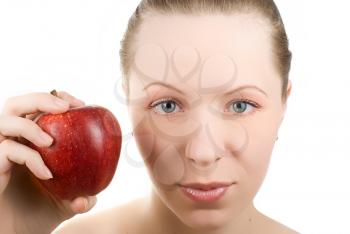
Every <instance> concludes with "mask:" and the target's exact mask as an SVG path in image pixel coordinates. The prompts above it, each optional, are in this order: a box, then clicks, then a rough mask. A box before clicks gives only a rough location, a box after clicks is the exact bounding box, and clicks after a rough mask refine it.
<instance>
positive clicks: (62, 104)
mask: <svg viewBox="0 0 350 234" xmlns="http://www.w3.org/2000/svg"><path fill="white" fill-rule="evenodd" d="M54 102H55V104H56V106H57V107H59V108H66V107H67V106H68V103H67V102H66V101H64V100H62V99H59V98H56V99H55V100H54Z"/></svg>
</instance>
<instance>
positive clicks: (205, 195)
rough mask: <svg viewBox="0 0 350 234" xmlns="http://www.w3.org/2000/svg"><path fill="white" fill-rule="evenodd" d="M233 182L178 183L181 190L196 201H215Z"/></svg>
mask: <svg viewBox="0 0 350 234" xmlns="http://www.w3.org/2000/svg"><path fill="white" fill-rule="evenodd" d="M233 184H234V182H233V183H232V182H230V183H227V182H211V183H207V184H203V183H189V184H184V185H180V187H181V191H182V192H183V193H184V194H185V195H186V196H187V197H188V198H190V199H192V200H194V201H197V202H215V201H218V200H219V199H220V198H222V197H223V196H224V195H225V193H226V192H227V190H228V189H229V188H230V187H231V185H233Z"/></svg>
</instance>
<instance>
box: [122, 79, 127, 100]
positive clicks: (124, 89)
mask: <svg viewBox="0 0 350 234" xmlns="http://www.w3.org/2000/svg"><path fill="white" fill-rule="evenodd" d="M122 86H123V91H124V94H125V96H127V94H128V88H127V87H126V84H125V80H124V78H123V81H122Z"/></svg>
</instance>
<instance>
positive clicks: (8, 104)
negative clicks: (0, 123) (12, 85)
mask: <svg viewBox="0 0 350 234" xmlns="http://www.w3.org/2000/svg"><path fill="white" fill-rule="evenodd" d="M15 100H16V97H9V98H7V99H6V100H5V102H4V106H3V109H2V112H7V111H8V110H10V109H11V107H12V106H13V103H14V102H15Z"/></svg>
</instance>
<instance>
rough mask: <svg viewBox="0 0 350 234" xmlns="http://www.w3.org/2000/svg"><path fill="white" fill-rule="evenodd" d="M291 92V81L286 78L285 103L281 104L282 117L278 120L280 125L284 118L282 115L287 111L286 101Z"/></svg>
mask: <svg viewBox="0 0 350 234" xmlns="http://www.w3.org/2000/svg"><path fill="white" fill-rule="evenodd" d="M291 92H292V81H291V80H288V85H287V96H286V101H285V103H284V104H283V113H282V117H281V120H280V125H281V123H282V121H283V119H284V115H285V113H286V111H287V103H288V99H289V96H290V94H291Z"/></svg>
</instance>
